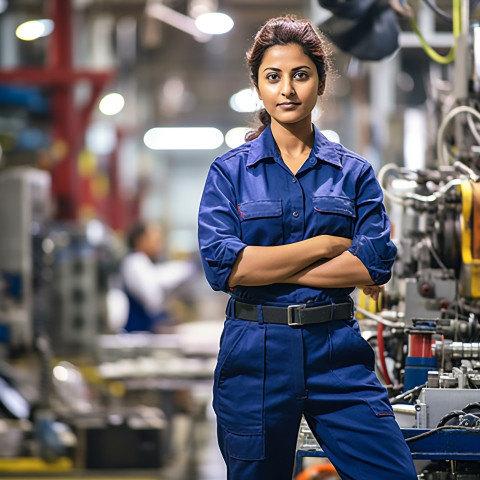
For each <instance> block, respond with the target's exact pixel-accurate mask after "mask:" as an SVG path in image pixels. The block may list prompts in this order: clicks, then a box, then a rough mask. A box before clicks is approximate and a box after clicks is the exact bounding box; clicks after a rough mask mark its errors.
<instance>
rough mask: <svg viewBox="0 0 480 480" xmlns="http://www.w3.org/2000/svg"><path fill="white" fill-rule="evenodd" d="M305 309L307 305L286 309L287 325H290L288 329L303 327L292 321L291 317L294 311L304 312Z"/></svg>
mask: <svg viewBox="0 0 480 480" xmlns="http://www.w3.org/2000/svg"><path fill="white" fill-rule="evenodd" d="M305 308H307V305H306V304H305V303H302V304H299V305H288V307H287V323H288V325H290V327H296V326H299V325H303V323H301V322H294V321H293V320H294V319H293V315H294V311H297V310H305Z"/></svg>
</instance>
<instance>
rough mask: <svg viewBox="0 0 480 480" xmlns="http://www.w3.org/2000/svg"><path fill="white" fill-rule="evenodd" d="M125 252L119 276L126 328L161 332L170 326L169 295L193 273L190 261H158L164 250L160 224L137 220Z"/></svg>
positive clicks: (171, 321)
mask: <svg viewBox="0 0 480 480" xmlns="http://www.w3.org/2000/svg"><path fill="white" fill-rule="evenodd" d="M127 240H128V247H129V249H130V251H129V252H128V253H127V255H126V256H125V258H124V259H123V261H122V262H121V265H120V277H121V281H122V286H123V289H124V291H125V293H126V295H127V298H128V307H129V308H128V317H127V322H126V324H125V327H124V329H125V330H126V331H127V332H138V331H149V332H153V333H159V332H163V331H165V330H168V329H170V328H171V327H172V326H173V320H172V318H171V315H170V314H169V312H168V308H167V303H168V299H169V296H170V295H171V294H172V293H173V292H174V291H175V290H176V289H177V288H178V287H180V286H181V285H182V284H184V283H185V282H186V281H187V280H188V279H189V278H190V277H191V276H192V274H193V273H194V266H193V263H191V262H189V261H183V260H170V261H160V260H161V259H162V256H163V254H164V250H165V248H164V247H165V241H164V235H163V231H162V228H161V227H160V225H158V224H155V223H139V224H137V225H135V226H133V227H132V228H131V230H130V232H129V234H128V239H127Z"/></svg>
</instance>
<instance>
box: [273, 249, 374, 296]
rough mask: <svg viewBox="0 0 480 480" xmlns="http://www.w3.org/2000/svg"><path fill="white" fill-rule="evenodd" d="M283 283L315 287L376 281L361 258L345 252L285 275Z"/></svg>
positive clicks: (366, 283)
mask: <svg viewBox="0 0 480 480" xmlns="http://www.w3.org/2000/svg"><path fill="white" fill-rule="evenodd" d="M281 283H294V284H297V285H303V286H307V287H313V288H345V287H355V286H357V285H372V284H373V283H374V282H373V280H372V279H371V277H370V274H369V273H368V270H367V268H366V267H365V265H364V264H363V263H362V262H361V260H359V259H358V258H357V257H356V256H354V255H352V254H351V253H350V252H343V253H342V254H341V255H338V256H337V257H335V258H332V259H331V260H328V261H326V262H321V263H318V264H315V265H311V266H308V267H306V268H305V269H303V270H301V271H299V272H297V273H294V274H293V275H290V276H289V277H285V278H284V279H283V281H282V282H281Z"/></svg>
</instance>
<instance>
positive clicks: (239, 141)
mask: <svg viewBox="0 0 480 480" xmlns="http://www.w3.org/2000/svg"><path fill="white" fill-rule="evenodd" d="M251 131H252V129H251V128H248V127H235V128H232V129H231V130H229V131H228V132H227V133H226V134H225V143H226V144H227V145H228V146H229V147H230V148H236V147H239V146H240V145H243V144H244V143H245V135H246V134H247V133H248V132H251Z"/></svg>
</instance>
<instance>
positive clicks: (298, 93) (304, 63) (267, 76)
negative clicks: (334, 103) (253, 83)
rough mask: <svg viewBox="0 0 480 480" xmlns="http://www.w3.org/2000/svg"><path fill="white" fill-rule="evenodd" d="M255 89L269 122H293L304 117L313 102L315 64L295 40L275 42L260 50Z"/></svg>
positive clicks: (315, 78) (317, 93) (317, 82)
mask: <svg viewBox="0 0 480 480" xmlns="http://www.w3.org/2000/svg"><path fill="white" fill-rule="evenodd" d="M257 93H258V96H259V97H260V99H261V100H263V104H264V106H265V109H266V110H267V112H268V113H269V114H270V116H271V117H272V122H273V121H275V122H278V123H281V124H293V123H297V122H300V121H302V120H305V119H307V118H308V119H309V120H310V118H311V117H310V114H311V112H312V110H313V108H314V107H315V105H316V103H317V98H318V95H320V94H321V93H322V92H321V91H320V90H319V79H318V73H317V68H316V66H315V64H314V63H313V61H312V60H311V58H310V57H309V56H308V55H305V53H304V51H303V50H302V47H301V46H300V45H298V44H296V43H291V44H288V45H275V46H273V47H270V48H269V49H268V50H267V51H266V52H265V54H264V56H263V60H262V63H261V65H260V68H259V69H258V87H257Z"/></svg>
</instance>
